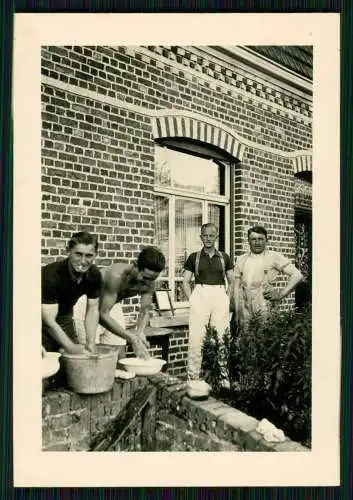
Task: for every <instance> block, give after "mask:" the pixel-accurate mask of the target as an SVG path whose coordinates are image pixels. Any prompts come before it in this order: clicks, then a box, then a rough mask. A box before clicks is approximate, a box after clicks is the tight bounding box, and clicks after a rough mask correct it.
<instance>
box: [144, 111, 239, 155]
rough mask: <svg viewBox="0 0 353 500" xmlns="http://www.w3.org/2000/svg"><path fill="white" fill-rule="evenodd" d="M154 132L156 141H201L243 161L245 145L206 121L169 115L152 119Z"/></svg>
mask: <svg viewBox="0 0 353 500" xmlns="http://www.w3.org/2000/svg"><path fill="white" fill-rule="evenodd" d="M152 130H153V136H154V138H155V139H161V138H168V137H183V138H187V139H193V140H196V141H201V142H204V143H207V144H210V145H213V146H216V147H218V148H220V149H222V150H223V151H226V152H227V153H229V154H230V155H232V156H233V157H234V158H236V159H237V160H239V161H242V158H243V154H244V150H245V144H243V143H242V142H241V141H240V140H239V139H238V138H237V137H236V136H235V135H234V134H232V133H231V132H230V131H228V130H224V129H223V128H221V127H219V126H217V125H215V124H214V123H209V122H207V121H205V120H200V119H197V118H193V117H189V116H185V115H179V114H175V115H168V116H155V117H152Z"/></svg>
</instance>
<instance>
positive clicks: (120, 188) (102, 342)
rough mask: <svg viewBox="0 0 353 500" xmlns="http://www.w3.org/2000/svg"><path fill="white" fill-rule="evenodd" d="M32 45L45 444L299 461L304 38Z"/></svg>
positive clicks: (307, 378)
mask: <svg viewBox="0 0 353 500" xmlns="http://www.w3.org/2000/svg"><path fill="white" fill-rule="evenodd" d="M39 48H40V64H37V66H38V69H40V82H39V84H40V106H41V110H40V111H41V121H40V140H41V148H40V157H38V158H40V175H38V177H37V178H40V238H41V241H40V246H38V245H37V250H39V253H40V256H38V258H37V261H40V267H39V269H38V273H39V274H38V280H39V275H40V276H41V278H40V295H41V299H40V300H41V303H40V305H39V304H38V308H40V315H39V319H38V320H37V325H38V326H39V327H40V329H41V340H40V343H41V345H39V342H38V346H37V347H38V353H39V352H41V356H40V355H39V357H38V361H39V363H40V366H41V369H40V371H41V379H42V380H41V389H40V393H41V407H42V413H41V422H40V437H41V451H42V452H43V453H44V456H46V452H86V453H92V452H100V453H99V454H100V455H102V452H119V453H118V455H119V454H120V455H121V454H122V455H124V454H126V455H127V456H128V455H130V454H131V452H164V453H165V454H166V455H167V456H170V454H169V452H188V454H189V453H190V452H197V453H196V460H197V457H201V456H203V457H206V458H204V459H205V460H207V457H211V456H212V457H215V456H216V455H217V456H219V454H218V452H228V453H229V452H233V453H234V454H237V455H238V456H241V455H242V454H245V455H247V454H248V453H249V452H252V453H254V452H255V454H256V452H259V453H260V455H261V453H262V455H261V456H263V452H275V455H276V454H277V455H278V457H281V456H284V455H285V456H288V454H289V455H296V454H300V455H301V456H303V457H304V458H303V460H306V458H305V457H307V456H310V455H311V453H312V448H313V441H312V438H313V431H314V429H313V425H312V416H313V415H312V414H313V411H312V410H313V383H312V382H313V369H314V368H315V367H313V299H315V280H313V267H314V266H315V263H314V262H313V247H314V244H315V241H314V236H313V235H314V234H315V220H316V219H315V218H314V217H313V211H314V209H315V207H314V203H313V199H314V198H313V189H315V185H316V184H315V183H316V175H317V169H318V168H320V165H318V164H317V163H315V161H314V160H313V158H315V156H314V155H313V149H314V142H313V130H314V126H315V120H314V118H315V92H314V90H315V85H314V79H313V69H314V66H315V57H316V55H315V50H314V45H313V44H309V43H300V42H299V41H298V42H297V43H291V44H288V43H286V44H284V43H276V44H275V43H269V44H265V43H263V44H258V43H256V44H248V43H244V44H234V45H232V44H225V43H223V44H213V43H212V44H199V43H195V44H186V43H179V44H178V43H176V44H170V45H169V44H166V43H163V44H149V43H148V42H147V43H141V44H129V43H127V44H122V43H119V44H113V43H109V44H106V43H99V44H97V43H95V44H91V43H82V42H80V43H68V44H66V43H61V44H59V43H46V42H45V41H44V42H42V43H41V44H40V47H39ZM321 167H322V166H321ZM313 221H314V224H313ZM127 452H129V453H127ZM201 452H202V453H201ZM215 452H217V453H215ZM140 454H141V453H140ZM204 454H205V455H204ZM66 455H67V454H65V453H64V454H60V456H61V457H65V456H66ZM70 455H71V454H70ZM138 455H139V454H135V455H134V456H138ZM172 455H173V453H172ZM272 455H273V454H272ZM48 456H50V454H48ZM80 456H81V455H80ZM107 456H108V455H107ZM109 456H110V457H111V456H112V454H111V453H110V454H109Z"/></svg>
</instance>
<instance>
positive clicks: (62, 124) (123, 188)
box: [42, 47, 311, 265]
mask: <svg viewBox="0 0 353 500" xmlns="http://www.w3.org/2000/svg"><path fill="white" fill-rule="evenodd" d="M180 51H181V52H182V53H180ZM192 56H194V57H192ZM195 58H196V59H195ZM216 66H217V68H216ZM228 66H229V64H228ZM42 74H43V76H44V77H47V78H49V79H50V83H45V84H43V85H42V103H43V115H42V118H43V122H42V123H43V148H42V163H43V178H42V179H43V185H42V192H43V206H42V208H43V245H42V248H43V262H49V261H51V260H53V259H55V258H56V257H57V256H58V255H60V254H62V253H63V248H64V247H63V245H64V241H63V240H66V239H67V238H68V237H69V235H70V233H72V231H73V230H75V229H78V228H82V227H84V228H87V229H89V230H95V231H96V232H97V233H98V234H99V235H100V241H101V248H100V252H99V258H98V260H97V263H98V264H102V265H106V264H109V263H110V262H112V261H114V260H120V261H122V262H125V261H126V262H128V261H131V260H132V259H133V258H134V256H135V254H136V253H137V251H138V250H139V248H140V247H141V245H142V244H149V243H151V242H152V240H153V175H154V171H153V159H154V157H153V140H152V132H151V126H150V117H149V116H148V115H146V113H145V114H139V113H137V112H133V111H130V110H128V109H123V108H122V107H119V105H118V104H116V105H113V104H104V103H102V102H99V100H98V99H91V98H87V97H85V93H86V92H87V91H91V92H95V93H97V96H101V97H103V98H105V99H107V98H110V99H111V102H112V103H113V102H114V99H118V100H120V101H123V102H124V103H127V104H128V105H135V106H140V107H141V108H144V109H145V110H156V109H162V108H172V107H173V108H176V109H185V110H189V111H190V110H191V111H197V112H198V113H201V114H202V115H204V116H206V117H209V118H212V119H214V120H217V121H219V123H221V124H223V125H226V126H229V127H232V129H233V130H235V131H236V132H238V133H239V134H241V136H242V137H243V138H244V139H245V140H251V141H253V143H255V144H257V145H258V147H256V148H255V147H248V148H246V151H245V155H244V158H243V162H242V165H241V166H240V167H238V168H237V169H236V171H235V199H236V204H235V207H234V211H235V216H236V217H235V224H236V228H235V230H236V231H235V249H236V253H239V252H241V251H242V250H243V248H244V247H245V246H246V242H245V239H244V230H245V228H247V227H248V226H249V224H252V223H254V222H262V223H264V224H266V226H267V227H268V228H269V230H270V232H271V234H272V237H273V241H274V246H276V247H277V248H278V249H280V250H283V251H285V252H286V253H288V254H289V255H293V213H294V212H293V189H294V184H293V182H294V179H293V175H292V173H293V165H292V160H291V159H288V158H285V157H283V156H279V155H276V154H273V153H271V152H268V151H267V150H266V148H276V149H277V150H279V151H280V150H283V151H294V150H306V149H310V148H311V123H310V121H309V119H308V115H310V114H311V104H310V102H307V101H309V100H307V101H305V100H304V99H300V98H298V97H297V96H295V95H294V93H293V95H291V93H290V92H289V91H287V90H286V91H284V90H283V89H282V88H281V87H280V85H275V84H273V83H268V82H266V81H265V80H263V81H261V79H260V78H259V77H258V76H254V75H253V74H251V72H250V70H249V71H248V72H245V71H244V70H240V69H239V70H237V67H233V68H231V67H230V66H229V67H226V65H225V64H223V65H222V64H220V63H219V64H218V65H215V64H214V62H212V61H208V60H207V55H206V56H205V55H202V54H201V55H200V50H199V49H198V50H197V49H193V48H188V50H186V49H183V48H179V52H178V48H177V47H172V48H170V49H166V48H163V49H161V48H158V47H157V48H156V47H151V48H148V49H147V48H129V47H43V49H42ZM47 82H48V81H47ZM55 85H61V87H63V86H64V87H65V85H71V86H73V87H67V89H66V90H63V88H60V89H59V88H56V87H55ZM73 88H75V92H76V93H74V92H73V91H72V89H73ZM68 89H70V90H68ZM259 97H260V98H261V99H262V100H259V99H258V98H259Z"/></svg>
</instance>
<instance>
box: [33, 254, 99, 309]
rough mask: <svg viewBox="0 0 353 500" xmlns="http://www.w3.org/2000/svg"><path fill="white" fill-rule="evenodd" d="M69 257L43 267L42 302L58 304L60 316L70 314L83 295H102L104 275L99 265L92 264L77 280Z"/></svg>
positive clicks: (93, 297) (94, 296)
mask: <svg viewBox="0 0 353 500" xmlns="http://www.w3.org/2000/svg"><path fill="white" fill-rule="evenodd" d="M68 264H69V261H68V259H65V260H61V261H57V262H52V263H51V264H48V265H46V266H44V267H42V304H58V306H59V311H58V316H59V317H62V316H70V315H72V314H73V307H74V305H75V304H76V302H77V301H78V299H79V298H80V297H81V296H82V295H87V298H89V299H96V298H98V297H99V295H100V290H101V283H102V277H101V273H100V271H99V269H98V267H97V266H95V265H93V266H91V267H90V268H89V269H88V271H87V272H86V273H84V275H83V276H82V279H81V281H80V282H76V281H75V279H74V278H73V276H72V275H71V273H70V270H69V265H68Z"/></svg>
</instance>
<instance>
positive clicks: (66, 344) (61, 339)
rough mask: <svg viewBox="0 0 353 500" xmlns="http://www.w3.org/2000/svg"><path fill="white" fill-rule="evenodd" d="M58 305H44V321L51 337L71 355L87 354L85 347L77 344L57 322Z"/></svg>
mask: <svg viewBox="0 0 353 500" xmlns="http://www.w3.org/2000/svg"><path fill="white" fill-rule="evenodd" d="M58 310H59V306H58V304H42V321H43V323H44V324H45V325H46V326H47V331H48V333H49V335H50V336H51V337H52V338H53V339H54V340H55V341H56V342H57V343H58V344H60V345H61V346H62V348H63V349H64V350H65V351H66V352H68V353H69V354H80V353H82V352H85V347H84V346H83V345H81V344H75V343H74V342H72V340H71V339H70V337H69V336H68V335H67V334H66V333H65V331H64V330H63V329H62V328H61V326H60V325H59V323H57V321H56V317H57V314H58Z"/></svg>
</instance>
